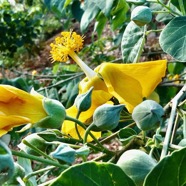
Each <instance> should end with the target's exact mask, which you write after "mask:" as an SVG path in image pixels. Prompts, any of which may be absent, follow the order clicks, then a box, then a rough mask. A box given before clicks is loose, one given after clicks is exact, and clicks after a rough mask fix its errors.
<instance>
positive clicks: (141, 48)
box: [134, 25, 147, 63]
mask: <svg viewBox="0 0 186 186" xmlns="http://www.w3.org/2000/svg"><path fill="white" fill-rule="evenodd" d="M146 31H147V25H145V26H144V30H143V36H142V41H141V45H140V47H139V49H138V52H137V55H136V57H135V59H134V63H137V62H138V61H139V58H140V56H141V53H142V50H143V47H144V44H145V36H146Z"/></svg>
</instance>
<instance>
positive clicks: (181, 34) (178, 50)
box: [160, 16, 186, 62]
mask: <svg viewBox="0 0 186 186" xmlns="http://www.w3.org/2000/svg"><path fill="white" fill-rule="evenodd" d="M185 30H186V16H183V17H176V18H174V19H173V20H171V21H170V22H169V23H168V24H167V25H166V27H165V28H164V29H163V31H162V32H161V34H160V46H161V47H162V49H163V51H164V52H166V53H168V54H170V55H171V56H172V57H173V58H175V59H176V60H178V61H180V62H186V55H185V53H186V32H185Z"/></svg>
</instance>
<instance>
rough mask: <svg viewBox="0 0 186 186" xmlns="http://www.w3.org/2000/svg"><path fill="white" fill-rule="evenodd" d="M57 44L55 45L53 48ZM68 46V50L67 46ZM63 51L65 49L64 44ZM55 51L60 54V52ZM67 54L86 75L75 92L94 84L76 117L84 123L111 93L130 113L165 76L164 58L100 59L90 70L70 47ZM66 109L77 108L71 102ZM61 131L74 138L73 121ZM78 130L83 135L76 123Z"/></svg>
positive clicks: (69, 111)
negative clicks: (129, 61)
mask: <svg viewBox="0 0 186 186" xmlns="http://www.w3.org/2000/svg"><path fill="white" fill-rule="evenodd" d="M65 47H66V46H65ZM57 48H58V47H57V46H56V48H55V50H56V51H57ZM69 50H70V51H71V49H68V51H69ZM65 51H67V50H66V48H65ZM58 54H59V55H63V53H61V54H60V53H58ZM72 54H73V55H72ZM68 55H69V56H71V57H72V59H74V61H75V62H76V63H77V64H78V65H79V66H80V67H81V68H82V70H83V71H84V72H85V74H86V76H87V77H86V78H84V79H83V80H82V81H81V82H80V84H79V94H83V93H85V92H87V91H88V90H89V89H90V88H91V87H92V86H93V87H94V89H93V92H92V105H91V107H90V109H88V110H87V111H85V112H82V113H81V115H80V117H79V120H80V121H82V122H83V123H85V124H90V123H91V119H92V116H93V113H94V111H95V109H96V108H97V107H98V106H100V105H102V104H104V103H106V102H108V101H109V100H110V99H111V98H112V97H115V98H116V99H117V100H118V101H119V103H121V104H124V105H125V107H126V108H127V110H128V111H129V112H130V113H131V112H132V110H133V109H134V107H135V106H136V105H138V104H139V103H140V102H142V101H143V99H144V98H145V97H148V96H149V95H150V94H151V93H152V92H153V91H154V89H155V88H156V86H157V85H158V84H159V83H160V82H161V80H162V78H163V77H164V76H165V71H166V64H167V62H166V60H158V61H151V62H142V63H135V64H114V63H102V64H101V65H100V66H98V67H97V68H96V69H95V70H94V71H93V70H92V69H90V68H89V67H88V66H87V65H86V64H85V63H84V62H83V61H82V60H81V59H80V58H79V57H78V56H77V55H76V54H75V53H74V51H73V52H72V51H71V52H70V53H68ZM54 60H55V59H54ZM66 112H67V115H69V116H71V117H76V115H77V112H78V110H77V108H76V107H75V105H73V106H72V107H70V108H69V109H67V110H66ZM62 131H63V132H64V133H66V134H69V135H71V136H72V137H74V138H78V135H77V133H76V130H75V124H74V123H73V122H71V121H65V122H64V123H63V125H62ZM78 131H79V133H80V135H81V136H83V135H84V132H85V131H84V129H83V128H81V127H80V126H78ZM94 135H95V136H96V137H100V135H101V134H100V133H95V134H94Z"/></svg>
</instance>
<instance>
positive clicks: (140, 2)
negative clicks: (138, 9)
mask: <svg viewBox="0 0 186 186" xmlns="http://www.w3.org/2000/svg"><path fill="white" fill-rule="evenodd" d="M126 2H127V3H133V4H135V5H143V4H144V3H145V2H146V0H126Z"/></svg>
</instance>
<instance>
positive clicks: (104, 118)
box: [93, 104, 124, 130]
mask: <svg viewBox="0 0 186 186" xmlns="http://www.w3.org/2000/svg"><path fill="white" fill-rule="evenodd" d="M123 107H124V105H109V104H104V105H101V106H99V107H98V108H97V109H96V110H95V112H94V114H93V124H94V125H95V126H96V127H98V128H99V129H100V130H112V129H114V128H116V127H117V125H118V123H119V118H120V112H121V111H122V109H123Z"/></svg>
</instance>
